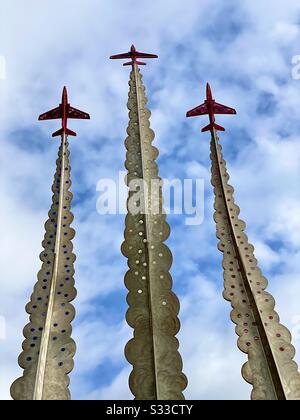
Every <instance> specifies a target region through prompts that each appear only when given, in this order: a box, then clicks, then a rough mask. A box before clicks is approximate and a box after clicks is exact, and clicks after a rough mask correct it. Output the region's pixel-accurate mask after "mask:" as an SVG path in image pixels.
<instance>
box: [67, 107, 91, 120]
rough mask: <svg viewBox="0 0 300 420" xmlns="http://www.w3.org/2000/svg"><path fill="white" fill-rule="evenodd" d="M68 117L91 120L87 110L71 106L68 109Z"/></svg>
mask: <svg viewBox="0 0 300 420" xmlns="http://www.w3.org/2000/svg"><path fill="white" fill-rule="evenodd" d="M68 118H74V119H77V120H89V119H90V116H89V114H87V113H86V112H83V111H80V110H79V109H76V108H73V107H72V106H70V107H69V109H68Z"/></svg>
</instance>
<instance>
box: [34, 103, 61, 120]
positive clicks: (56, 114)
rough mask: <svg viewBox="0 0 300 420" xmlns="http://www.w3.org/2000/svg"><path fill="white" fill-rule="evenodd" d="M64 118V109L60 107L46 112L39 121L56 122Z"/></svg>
mask: <svg viewBox="0 0 300 420" xmlns="http://www.w3.org/2000/svg"><path fill="white" fill-rule="evenodd" d="M62 116H63V114H62V108H61V107H60V106H59V107H57V108H54V109H51V111H48V112H45V113H44V114H42V115H40V116H39V120H40V121H44V120H56V119H58V118H62Z"/></svg>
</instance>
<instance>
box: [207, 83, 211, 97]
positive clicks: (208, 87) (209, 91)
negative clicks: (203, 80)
mask: <svg viewBox="0 0 300 420" xmlns="http://www.w3.org/2000/svg"><path fill="white" fill-rule="evenodd" d="M206 96H207V98H212V93H211V87H210V84H209V83H208V82H207V84H206Z"/></svg>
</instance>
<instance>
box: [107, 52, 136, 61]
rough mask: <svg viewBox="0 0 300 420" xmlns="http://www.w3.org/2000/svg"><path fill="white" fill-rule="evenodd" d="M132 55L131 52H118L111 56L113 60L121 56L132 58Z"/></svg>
mask: <svg viewBox="0 0 300 420" xmlns="http://www.w3.org/2000/svg"><path fill="white" fill-rule="evenodd" d="M130 57H131V55H130V54H129V53H124V54H116V55H111V56H110V57H109V58H110V59H112V60H118V59H120V58H130Z"/></svg>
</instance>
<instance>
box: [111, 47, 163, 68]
mask: <svg viewBox="0 0 300 420" xmlns="http://www.w3.org/2000/svg"><path fill="white" fill-rule="evenodd" d="M109 58H110V59H112V60H122V59H125V58H131V60H132V61H130V62H129V63H125V64H123V66H133V65H134V64H138V65H139V66H145V65H146V63H142V62H140V61H137V58H158V56H157V55H156V54H147V53H141V52H139V51H137V50H136V48H135V46H134V45H131V48H130V51H129V52H127V53H124V54H117V55H112V56H111V57H109Z"/></svg>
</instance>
